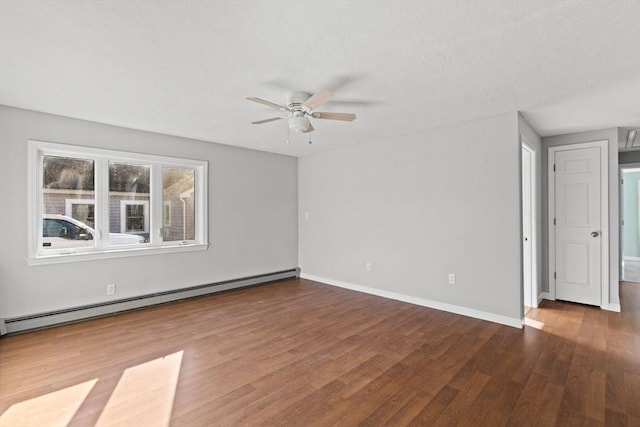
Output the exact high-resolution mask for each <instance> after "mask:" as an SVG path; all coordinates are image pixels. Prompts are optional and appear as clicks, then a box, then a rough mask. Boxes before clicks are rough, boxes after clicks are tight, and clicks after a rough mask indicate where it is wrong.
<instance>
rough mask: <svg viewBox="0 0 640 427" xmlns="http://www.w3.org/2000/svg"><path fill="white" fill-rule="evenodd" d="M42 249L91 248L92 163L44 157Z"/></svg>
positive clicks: (93, 203)
mask: <svg viewBox="0 0 640 427" xmlns="http://www.w3.org/2000/svg"><path fill="white" fill-rule="evenodd" d="M42 172H43V185H42V205H43V206H42V213H43V217H42V221H43V223H42V224H43V230H42V247H43V249H45V250H48V249H65V248H78V247H94V246H95V240H94V235H95V232H94V230H93V228H92V226H93V224H94V210H93V206H94V205H95V192H94V179H95V176H94V162H93V160H89V159H76V158H70V157H58V156H43V158H42Z"/></svg>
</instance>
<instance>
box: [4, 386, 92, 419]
mask: <svg viewBox="0 0 640 427" xmlns="http://www.w3.org/2000/svg"><path fill="white" fill-rule="evenodd" d="M97 381H98V379H97V378H96V379H93V380H91V381H87V382H84V383H81V384H77V385H74V386H71V387H67V388H63V389H61V390H58V391H54V392H52V393H47V394H44V395H42V396H38V397H35V398H33V399H29V400H25V401H23V402H20V403H16V404H15V405H12V406H11V407H10V408H9V409H7V410H6V411H5V412H4V413H3V414H2V416H0V427H4V426H7V427H9V426H12V427H15V426H21V427H22V426H24V427H30V426H34V427H36V426H37V427H40V426H50V427H54V426H66V425H68V424H69V422H71V419H72V418H73V416H74V415H75V413H76V412H77V411H78V408H79V407H80V405H82V402H84V400H85V399H86V398H87V395H88V394H89V392H90V391H91V389H93V386H94V385H95V384H96V382H97Z"/></svg>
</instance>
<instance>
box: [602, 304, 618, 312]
mask: <svg viewBox="0 0 640 427" xmlns="http://www.w3.org/2000/svg"><path fill="white" fill-rule="evenodd" d="M602 309H603V310H607V311H615V312H616V313H620V311H621V310H622V307H620V304H612V303H609V304H608V305H606V306H605V305H603V306H602Z"/></svg>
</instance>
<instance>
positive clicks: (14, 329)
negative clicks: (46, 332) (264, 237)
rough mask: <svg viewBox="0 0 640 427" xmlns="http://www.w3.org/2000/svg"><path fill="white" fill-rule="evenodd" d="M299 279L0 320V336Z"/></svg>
mask: <svg viewBox="0 0 640 427" xmlns="http://www.w3.org/2000/svg"><path fill="white" fill-rule="evenodd" d="M299 276H300V269H299V268H294V269H290V270H283V271H276V272H273V273H266V274H259V275H255V276H248V277H242V278H239V279H233V280H225V281H222V282H216V283H209V284H206V285H199V286H192V287H189V288H182V289H176V290H172V291H166V292H158V293H154V294H149V295H142V296H138V297H133V298H125V299H119V300H114V301H109V302H104V303H99V304H91V305H85V306H81V307H73V308H68V309H64V310H56V311H50V312H47V313H39V314H33V315H29V316H21V317H14V318H7V319H0V335H4V334H14V333H19V332H27V331H32V330H36V329H42V328H47V327H51V326H58V325H61V324H65V323H73V322H78V321H81V320H87V319H93V318H97V317H103V316H108V315H112V314H116V313H121V312H123V311H129V310H135V309H139V308H144V307H149V306H153V305H158V304H164V303H168V302H172V301H178V300H183V299H187V298H193V297H198V296H202V295H208V294H213V293H218V292H222V291H228V290H231V289H237V288H244V287H247V286H254V285H261V284H264V283H268V282H274V281H276V280H282V279H289V278H292V277H299Z"/></svg>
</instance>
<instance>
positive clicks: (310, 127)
mask: <svg viewBox="0 0 640 427" xmlns="http://www.w3.org/2000/svg"><path fill="white" fill-rule="evenodd" d="M314 129H315V128H314V127H313V125H312V124H311V123H309V127H308V128H307V130H305V131H304V132H302V133H309V132H311V131H313V130H314Z"/></svg>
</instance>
